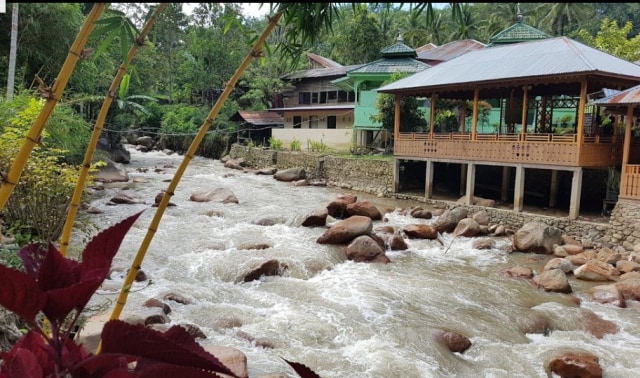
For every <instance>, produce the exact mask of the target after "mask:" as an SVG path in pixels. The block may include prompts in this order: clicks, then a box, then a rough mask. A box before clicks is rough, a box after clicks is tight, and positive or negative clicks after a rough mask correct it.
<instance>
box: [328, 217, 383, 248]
mask: <svg viewBox="0 0 640 378" xmlns="http://www.w3.org/2000/svg"><path fill="white" fill-rule="evenodd" d="M372 232H373V221H372V220H371V218H369V217H365V216H362V215H354V216H352V217H350V218H347V219H344V220H341V221H338V222H336V223H335V224H334V225H333V226H331V227H330V228H329V229H328V230H327V231H325V232H324V234H322V235H321V236H320V237H319V238H318V240H317V241H316V242H317V243H319V244H347V243H349V242H351V241H352V240H353V239H355V238H357V237H358V236H361V235H371V233H372Z"/></svg>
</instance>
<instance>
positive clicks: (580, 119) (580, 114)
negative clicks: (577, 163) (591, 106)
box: [577, 79, 587, 156]
mask: <svg viewBox="0 0 640 378" xmlns="http://www.w3.org/2000/svg"><path fill="white" fill-rule="evenodd" d="M586 105H587V80H586V79H582V83H581V86H580V103H579V104H578V140H577V142H578V156H580V152H581V150H582V144H583V143H584V108H585V106H586Z"/></svg>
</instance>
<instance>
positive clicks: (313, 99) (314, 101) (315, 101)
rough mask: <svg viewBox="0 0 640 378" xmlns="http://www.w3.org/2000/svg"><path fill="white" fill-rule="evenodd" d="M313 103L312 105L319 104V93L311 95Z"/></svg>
mask: <svg viewBox="0 0 640 378" xmlns="http://www.w3.org/2000/svg"><path fill="white" fill-rule="evenodd" d="M311 103H312V104H317V103H318V92H313V93H311Z"/></svg>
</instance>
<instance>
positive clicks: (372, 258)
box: [346, 235, 390, 264]
mask: <svg viewBox="0 0 640 378" xmlns="http://www.w3.org/2000/svg"><path fill="white" fill-rule="evenodd" d="M346 254H347V259H348V260H351V261H355V262H381V263H385V264H386V263H389V262H390V260H389V258H388V257H387V256H386V255H385V254H384V249H382V247H380V245H379V244H378V243H377V242H376V241H375V240H373V239H372V238H371V237H370V236H368V235H362V236H358V237H357V238H355V239H354V240H353V241H352V242H351V243H349V245H348V246H347V248H346Z"/></svg>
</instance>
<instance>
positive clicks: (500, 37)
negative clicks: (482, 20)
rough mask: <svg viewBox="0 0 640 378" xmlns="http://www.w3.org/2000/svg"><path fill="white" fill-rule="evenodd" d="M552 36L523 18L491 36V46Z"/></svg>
mask: <svg viewBox="0 0 640 378" xmlns="http://www.w3.org/2000/svg"><path fill="white" fill-rule="evenodd" d="M546 38H551V36H550V35H549V34H547V33H545V32H543V31H542V30H538V29H536V28H534V27H533V26H529V25H527V24H525V23H524V22H522V21H521V20H519V21H516V23H515V24H513V25H511V26H509V27H508V28H506V29H504V30H503V31H501V32H500V33H498V34H496V35H494V36H493V37H491V40H490V41H489V46H496V45H503V44H506V43H518V42H526V41H532V40H536V39H546Z"/></svg>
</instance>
